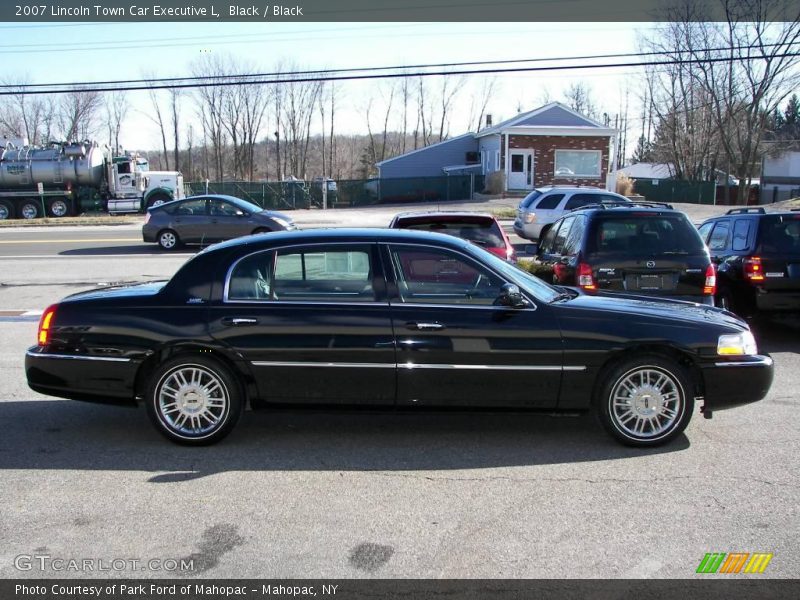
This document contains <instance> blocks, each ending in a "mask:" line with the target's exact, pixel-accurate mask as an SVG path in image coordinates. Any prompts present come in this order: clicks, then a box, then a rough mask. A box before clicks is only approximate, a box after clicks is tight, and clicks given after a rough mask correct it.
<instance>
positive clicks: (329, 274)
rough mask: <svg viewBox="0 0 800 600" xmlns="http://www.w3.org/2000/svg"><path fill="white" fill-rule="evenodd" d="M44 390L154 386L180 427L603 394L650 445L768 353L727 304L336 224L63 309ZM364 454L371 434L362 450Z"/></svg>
mask: <svg viewBox="0 0 800 600" xmlns="http://www.w3.org/2000/svg"><path fill="white" fill-rule="evenodd" d="M25 371H26V374H27V379H28V385H29V386H30V387H31V388H32V389H33V390H35V391H37V392H40V393H43V394H49V395H51V396H60V397H64V398H72V399H76V400H89V401H97V402H106V403H123V404H134V403H136V402H142V403H144V404H145V406H146V408H147V412H148V414H149V416H150V419H151V420H152V422H153V424H154V425H155V427H156V428H157V429H158V431H160V432H161V433H162V434H163V435H165V436H166V437H167V438H169V439H170V440H173V441H175V442H180V443H184V444H191V445H199V444H209V443H211V442H215V441H217V440H219V439H221V438H223V437H224V436H226V435H227V434H228V433H229V432H230V431H231V429H232V428H233V427H234V425H235V424H236V422H237V420H238V419H239V417H240V415H241V412H242V409H243V407H244V406H245V405H248V404H249V405H250V406H251V407H252V408H264V407H267V406H270V405H272V404H280V405H287V404H288V405H295V406H298V407H301V406H306V407H308V406H317V405H320V404H327V405H334V406H343V405H362V406H369V407H370V408H372V409H379V408H387V409H407V410H411V411H420V410H424V409H426V408H431V409H450V408H463V409H467V408H477V407H480V408H492V409H524V410H539V411H544V412H548V413H552V412H567V413H570V414H574V413H576V412H584V411H589V410H596V411H597V414H598V415H599V417H600V420H601V421H602V423H603V424H604V425H605V428H606V429H607V430H608V431H609V432H610V433H611V435H612V436H614V437H615V438H616V439H617V440H619V441H620V442H622V443H624V444H628V445H634V446H654V445H657V444H662V443H665V442H668V441H670V440H672V439H674V438H675V437H676V436H678V435H679V434H680V433H681V432H682V431H683V430H684V428H685V427H686V425H687V424H688V422H689V419H690V418H691V416H692V413H693V409H694V404H695V401H698V402H701V403H702V411H703V412H704V414H705V416H707V417H709V416H711V413H712V412H713V411H716V410H720V409H724V408H729V407H732V406H736V405H739V404H746V403H749V402H755V401H757V400H759V399H761V398H763V397H764V396H765V395H766V393H767V391H768V390H769V387H770V385H771V382H772V377H773V364H772V359H771V358H770V357H769V356H768V355H766V354H760V353H759V352H758V349H757V347H756V342H755V340H754V338H753V335H752V333H751V332H750V330H749V328H748V326H747V324H746V323H745V322H744V321H742V320H740V319H738V318H737V317H735V316H734V315H733V314H731V313H729V312H726V311H722V310H719V309H716V308H712V307H707V306H702V305H693V304H687V303H685V302H674V301H664V300H656V299H650V300H642V299H641V298H639V299H633V298H612V297H609V296H605V295H603V294H602V293H601V294H597V295H590V294H585V293H583V292H581V291H579V290H572V289H569V288H562V287H554V286H551V285H549V284H547V283H545V282H543V281H541V280H540V279H538V278H536V277H534V276H532V275H530V274H529V273H526V272H524V271H522V270H521V269H519V268H517V267H516V266H514V265H511V264H509V263H508V262H507V261H504V260H502V259H501V258H500V257H497V256H494V255H493V254H490V253H489V252H485V251H484V250H482V249H480V248H478V247H477V246H475V245H474V244H472V243H470V242H467V241H464V240H460V239H458V238H456V237H454V236H448V235H440V234H435V233H428V232H422V231H408V230H391V229H336V230H322V229H319V230H308V231H295V232H279V233H274V234H270V235H258V236H246V237H243V238H239V239H237V240H231V241H228V242H223V243H221V244H216V245H214V246H211V247H209V248H206V249H205V250H203V251H202V252H200V253H198V254H197V255H195V256H193V257H192V258H191V259H190V260H189V261H188V262H187V263H186V264H185V265H184V266H183V267H181V268H180V269H179V270H178V272H177V273H176V274H175V275H174V276H173V277H172V279H171V280H170V281H169V282H166V283H165V282H160V283H148V284H143V285H136V286H129V287H116V288H108V289H103V290H92V291H88V292H83V293H78V294H74V295H72V296H69V297H67V298H65V299H64V300H62V301H61V302H59V303H58V304H55V305H53V306H50V307H48V308H47V309H46V310H45V311H44V313H43V316H42V319H41V321H40V323H39V330H38V334H37V344H36V345H35V346H33V347H32V348H30V349H29V350H28V351H27V354H26V357H25ZM366 451H368V449H367V450H366Z"/></svg>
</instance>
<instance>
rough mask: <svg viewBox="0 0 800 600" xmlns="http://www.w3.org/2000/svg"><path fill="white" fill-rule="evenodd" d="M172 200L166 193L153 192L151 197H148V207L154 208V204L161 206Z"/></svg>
mask: <svg viewBox="0 0 800 600" xmlns="http://www.w3.org/2000/svg"><path fill="white" fill-rule="evenodd" d="M170 200H172V198H170V197H169V196H167V195H166V194H153V195H152V196H150V198H148V199H147V208H153V207H154V206H160V205H162V204H164V203H165V202H169V201H170Z"/></svg>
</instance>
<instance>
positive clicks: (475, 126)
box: [467, 76, 497, 131]
mask: <svg viewBox="0 0 800 600" xmlns="http://www.w3.org/2000/svg"><path fill="white" fill-rule="evenodd" d="M496 85H497V77H494V76H492V77H487V76H481V78H480V84H479V86H478V89H477V90H475V91H473V93H472V94H471V95H470V98H471V100H470V106H469V123H468V125H467V130H468V131H478V130H480V128H481V127H482V126H483V120H484V117H485V116H486V109H487V108H488V106H489V101H490V100H491V99H492V98H493V97H494V95H495V93H496V90H495V87H496Z"/></svg>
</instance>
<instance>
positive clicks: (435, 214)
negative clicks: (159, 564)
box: [394, 210, 495, 220]
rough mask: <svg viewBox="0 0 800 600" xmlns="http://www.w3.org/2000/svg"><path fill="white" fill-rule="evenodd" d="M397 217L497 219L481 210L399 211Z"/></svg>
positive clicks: (418, 218)
mask: <svg viewBox="0 0 800 600" xmlns="http://www.w3.org/2000/svg"><path fill="white" fill-rule="evenodd" d="M394 218H395V219H415V220H423V219H431V220H437V219H441V220H446V219H470V218H472V219H492V220H495V216H494V215H493V214H491V213H481V212H471V211H467V210H462V211H458V210H452V211H450V210H429V211H410V212H404V213H399V214H397V215H395V217H394Z"/></svg>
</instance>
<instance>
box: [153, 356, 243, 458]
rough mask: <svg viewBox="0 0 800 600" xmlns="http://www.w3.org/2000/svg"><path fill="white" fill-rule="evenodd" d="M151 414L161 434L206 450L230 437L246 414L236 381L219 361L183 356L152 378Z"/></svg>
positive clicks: (163, 366) (164, 365) (170, 362)
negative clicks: (243, 414) (208, 446)
mask: <svg viewBox="0 0 800 600" xmlns="http://www.w3.org/2000/svg"><path fill="white" fill-rule="evenodd" d="M146 402H147V414H148V416H149V417H150V420H151V421H152V422H153V424H154V425H155V426H156V429H158V431H159V432H160V433H161V434H162V435H164V436H166V437H167V438H168V439H170V440H172V441H173V442H177V443H179V444H186V445H191V446H204V445H208V444H213V443H215V442H218V441H219V440H221V439H222V438H224V437H225V436H226V435H228V434H229V433H230V432H231V430H232V429H233V427H234V426H235V425H236V422H237V421H238V420H239V416H240V415H241V412H242V394H241V391H240V389H239V386H238V384H237V383H236V380H235V379H233V377H232V376H231V374H230V373H229V372H228V370H227V369H226V368H224V367H223V366H222V365H220V364H218V363H217V361H214V360H211V359H208V358H205V357H194V356H192V357H188V356H180V357H176V358H174V359H172V360H169V361H167V362H165V363H164V364H162V365H161V366H159V368H158V369H157V370H156V371H155V373H153V375H152V377H151V378H150V385H149V386H148V390H147V396H146Z"/></svg>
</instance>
